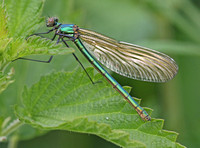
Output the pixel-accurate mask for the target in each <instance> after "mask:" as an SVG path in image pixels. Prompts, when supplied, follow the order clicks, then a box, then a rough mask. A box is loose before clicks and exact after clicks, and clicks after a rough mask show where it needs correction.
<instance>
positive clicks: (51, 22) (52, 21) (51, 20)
mask: <svg viewBox="0 0 200 148" xmlns="http://www.w3.org/2000/svg"><path fill="white" fill-rule="evenodd" d="M57 22H58V18H57V17H49V18H48V19H47V20H46V25H47V27H54V26H55V25H57Z"/></svg>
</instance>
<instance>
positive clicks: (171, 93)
mask: <svg viewBox="0 0 200 148" xmlns="http://www.w3.org/2000/svg"><path fill="white" fill-rule="evenodd" d="M1 1H2V0H0V2H1ZM43 7H44V11H42V9H43ZM102 10H103V11H102ZM42 12H43V15H44V16H48V15H51V16H60V20H61V22H66V23H76V24H77V25H80V26H81V27H87V28H90V29H93V30H96V31H98V32H101V33H103V34H106V35H108V36H111V37H115V38H116V39H120V40H124V41H128V42H131V43H138V44H139V45H143V46H147V47H151V48H153V49H157V50H160V51H162V52H165V53H168V54H170V56H173V57H174V59H175V60H176V61H177V63H178V65H179V68H180V71H179V73H178V75H177V76H176V77H175V79H174V80H172V81H170V82H169V83H168V84H162V85H159V84H149V83H145V82H144V83H143V82H137V81H134V80H130V79H125V78H123V77H120V76H118V75H116V74H114V77H115V78H117V80H118V81H119V82H120V83H121V84H125V85H130V86H133V88H134V89H133V90H134V91H132V92H134V96H140V97H141V98H145V99H143V101H142V102H144V103H145V104H147V103H148V105H145V106H150V107H151V108H153V109H154V112H153V113H152V116H153V117H162V118H164V119H165V128H167V129H173V130H176V131H178V132H180V136H179V139H178V140H179V141H181V143H184V144H186V145H188V146H189V147H199V144H198V143H199V142H198V141H199V128H198V126H199V118H197V117H198V111H197V110H196V108H198V104H199V103H198V102H197V100H198V98H199V97H200V96H199V94H198V89H199V87H200V86H199V83H196V82H198V81H199V74H200V71H199V70H198V69H199V66H198V65H199V62H200V61H199V54H200V52H199V44H200V43H199V42H200V41H199V37H198V34H199V30H200V29H199V27H200V25H199V19H198V18H199V14H200V13H199V10H198V8H197V7H196V6H194V4H192V3H191V1H189V0H182V1H180V0H174V1H162V2H159V1H156V2H154V1H147V0H142V1H137V0H128V1H119V0H118V1H116V0H102V1H90V0H77V1H73V0H61V1H57V2H56V3H55V1H53V0H52V1H51V0H48V1H46V3H45V4H44V1H41V0H30V1H26V0H20V1H18V0H6V1H5V2H4V5H1V6H0V34H1V36H0V91H1V92H2V91H4V92H3V93H2V94H1V96H0V116H3V118H0V125H1V127H3V128H1V129H0V133H1V134H2V131H3V132H4V133H8V135H11V136H12V137H13V136H16V135H17V136H18V139H19V140H21V139H32V138H34V137H37V136H38V135H42V134H44V133H46V132H47V131H48V130H55V129H59V130H67V131H75V132H81V133H90V134H94V135H98V136H100V137H102V138H104V139H106V140H108V141H111V142H112V143H115V144H117V145H119V146H136V147H139V146H140V147H145V146H147V147H148V146H149V147H150V146H156V144H158V145H160V144H163V145H164V144H166V145H168V146H169V147H170V146H171V147H173V146H174V147H175V146H176V147H182V145H180V144H178V143H176V142H175V141H176V138H177V133H175V132H169V131H165V130H162V128H163V120H160V119H159V120H158V119H153V121H152V122H145V123H144V122H143V121H141V120H140V119H139V118H138V116H137V114H135V111H133V109H132V108H131V107H129V105H128V104H127V103H126V102H125V101H124V100H123V98H121V97H120V96H119V95H118V94H117V93H116V92H115V91H114V90H113V89H112V88H111V87H109V86H106V83H105V82H104V80H101V81H102V82H103V83H100V84H97V85H95V86H93V85H91V84H90V81H88V78H87V77H85V74H84V73H83V72H82V71H80V70H79V69H77V70H74V67H76V65H75V62H72V59H71V57H69V56H59V58H58V59H57V60H55V61H53V64H51V65H50V66H46V65H45V64H32V63H29V62H21V61H19V60H17V61H15V62H12V60H15V59H17V58H18V57H22V56H28V55H33V54H37V55H43V54H49V55H57V54H67V53H71V52H72V51H73V50H71V49H66V48H63V46H62V45H55V43H54V42H51V41H49V40H46V39H41V38H40V37H31V38H29V39H28V40H27V41H26V37H28V36H29V35H30V34H32V33H35V32H44V31H46V28H45V21H44V18H41V17H40V16H41V13H42ZM41 26H44V27H43V28H42V29H40V27H41ZM158 38H159V39H158ZM77 54H78V53H77ZM36 58H37V57H36ZM80 59H81V61H82V62H83V63H84V65H87V64H86V63H87V61H86V60H84V59H82V57H81V58H80ZM35 65H36V66H35ZM12 67H14V68H12ZM52 67H53V68H52ZM14 69H15V70H14ZM51 69H55V70H59V71H60V70H61V69H68V70H69V69H71V70H73V71H72V72H67V73H66V72H53V73H50V74H49V75H46V73H49V71H51ZM87 70H89V71H90V70H91V71H90V74H91V75H92V78H93V79H94V80H98V79H99V78H100V76H99V75H94V76H93V73H92V69H87ZM76 73H77V75H76ZM44 74H45V75H46V76H43V77H42V78H40V77H41V75H44ZM13 76H14V78H15V79H14V78H13ZM75 76H77V77H75ZM56 77H57V78H58V80H57V79H54V78H56ZM69 79H72V80H73V81H71V82H69V81H67V80H69ZM14 80H15V83H13V82H14ZM64 80H66V83H64ZM78 80H79V81H80V80H81V82H79V81H78ZM37 81H38V82H37ZM48 81H49V82H52V84H48ZM35 82H37V83H35ZM11 83H13V84H12V85H10V86H9V84H11ZM33 83H35V84H34V85H32V84H33ZM24 85H28V86H30V87H28V88H27V87H25V88H24ZM66 85H67V87H66ZM7 86H9V87H8V88H7ZM45 86H48V88H49V90H53V91H52V93H55V94H56V95H52V94H51V93H50V92H51V91H48V89H45V88H46V87H45ZM73 86H74V87H73ZM59 87H62V89H61V90H58V89H55V90H54V89H53V88H59ZM6 88H7V89H6ZM23 88H24V91H23V92H24V93H23V94H22V95H21V91H22V90H23ZM67 88H69V89H67ZM99 89H100V90H101V89H102V90H101V95H99V96H97V95H96V96H95V97H94V98H92V97H90V96H92V95H94V93H95V92H96V91H97V90H99ZM69 90H71V93H72V94H73V95H72V96H73V97H70V96H68V95H67V94H66V93H67V92H69ZM129 90H130V88H129ZM61 92H62V93H63V92H65V93H63V94H62V93H61ZM79 92H81V93H82V94H84V96H83V97H82V98H81V97H80V93H79ZM87 92H88V93H87ZM132 92H131V93H132ZM39 94H40V95H41V96H42V97H41V99H38V100H35V104H32V103H33V102H34V101H33V97H34V96H35V97H36V98H37V95H38V96H40V95H39ZM60 96H62V97H60ZM81 96H82V95H81ZM106 97H108V98H106ZM56 98H59V99H57V100H56V101H55V99H56ZM72 98H73V99H72ZM20 99H22V102H23V104H22V105H20V104H21V103H20V102H21V101H19V100H20ZM83 99H84V100H85V101H86V102H82V101H84V100H83ZM93 99H94V102H91V100H93ZM113 100H115V101H113ZM53 101H55V102H53ZM59 101H60V102H59ZM67 101H70V102H67ZM87 101H89V102H87ZM104 101H105V102H106V101H107V103H109V104H110V106H109V107H107V106H106V105H105V106H102V105H101V107H99V106H100V104H103V103H105V102H104ZM81 102H82V104H80V103H81ZM97 102H100V103H99V104H98V105H99V106H98V105H96V103H97ZM40 103H41V104H40ZM67 103H71V104H67ZM92 103H94V104H93V105H96V106H97V107H96V108H94V107H95V106H91V107H90V108H89V107H88V106H86V104H87V105H92ZM14 104H17V105H16V107H15V113H16V115H17V117H19V118H20V120H21V121H20V122H19V123H20V124H19V123H18V122H13V123H15V124H16V123H17V124H16V125H17V126H20V125H21V123H27V124H28V125H27V124H26V125H23V126H21V127H20V128H19V129H18V130H16V129H15V126H13V125H12V124H10V123H12V122H11V121H12V120H13V121H16V120H14V119H15V118H16V117H15V116H14V115H13V107H12V106H13V105H14ZM47 105H49V106H47ZM60 105H61V106H60ZM69 105H71V106H69ZM123 105H125V106H124V108H123ZM55 106H56V107H57V108H58V109H57V108H55ZM77 106H81V107H80V108H77ZM83 106H84V107H83ZM143 106H144V105H143ZM62 107H63V108H62ZM70 107H71V109H72V110H71V111H69V110H67V108H68V109H69V108H70ZM121 108H123V110H121V111H118V110H119V109H121ZM25 109H27V110H25ZM35 109H38V111H37V110H36V111H35ZM61 110H62V113H61ZM116 110H117V112H114V111H116ZM39 111H40V112H39ZM89 111H90V112H91V113H93V115H91V114H90V112H89ZM106 111H107V112H106ZM148 112H151V111H150V110H148ZM47 114H48V115H51V116H46V115H47ZM11 117H12V118H11ZM50 117H51V118H50ZM2 125H3V126H2ZM138 126H140V128H138ZM8 127H11V128H10V129H11V130H7V129H8ZM31 127H34V128H31ZM13 129H14V131H15V132H14V133H13V134H10V133H12V132H13ZM194 129H195V130H194ZM44 130H45V131H44ZM120 135H121V136H120ZM1 136H2V137H1V138H2V139H3V140H5V138H8V141H9V142H10V141H11V139H12V137H7V135H6V136H3V135H1ZM56 138H59V136H57V137H53V138H52V139H49V143H50V141H54V140H56ZM64 139H65V140H66V139H68V138H66V137H65V138H64ZM0 140H1V139H0ZM15 142H16V141H15ZM30 143H32V144H33V143H34V142H32V141H30ZM80 143H81V141H80ZM151 144H152V145H151ZM22 145H23V144H21V146H22ZM45 145H47V146H49V145H48V142H45ZM158 145H157V146H158ZM0 147H1V144H0ZM41 147H42V146H41ZM87 147H88V146H87ZM102 147H103V146H102Z"/></svg>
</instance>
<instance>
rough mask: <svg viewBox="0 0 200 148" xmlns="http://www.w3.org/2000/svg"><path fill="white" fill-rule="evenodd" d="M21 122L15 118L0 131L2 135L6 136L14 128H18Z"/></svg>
mask: <svg viewBox="0 0 200 148" xmlns="http://www.w3.org/2000/svg"><path fill="white" fill-rule="evenodd" d="M21 125H23V123H22V122H21V121H20V120H19V119H16V120H14V121H13V122H12V123H10V125H8V126H7V127H6V128H5V129H3V131H2V134H1V135H2V136H6V137H7V136H8V135H9V134H10V133H12V132H14V131H15V130H16V129H18V128H19V127H20V126H21Z"/></svg>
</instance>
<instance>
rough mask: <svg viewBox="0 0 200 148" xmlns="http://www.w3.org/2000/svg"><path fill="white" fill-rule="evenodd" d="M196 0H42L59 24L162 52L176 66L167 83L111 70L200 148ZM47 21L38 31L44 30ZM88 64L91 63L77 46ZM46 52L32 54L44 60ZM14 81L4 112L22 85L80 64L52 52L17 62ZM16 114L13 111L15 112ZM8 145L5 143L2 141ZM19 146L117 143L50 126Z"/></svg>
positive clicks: (168, 127)
mask: <svg viewBox="0 0 200 148" xmlns="http://www.w3.org/2000/svg"><path fill="white" fill-rule="evenodd" d="M199 4H200V2H199V1H198V0H196V1H195V0H193V1H191V0H190V1H189V0H167V1H160V0H154V1H149V0H124V1H122V0H57V1H54V0H46V3H45V5H44V11H43V16H45V17H47V16H57V17H59V19H60V22H61V23H73V24H77V25H78V26H80V27H83V28H88V29H91V30H95V31H97V32H100V33H102V34H105V35H107V36H110V37H112V38H115V39H117V40H122V41H126V42H130V43H135V44H139V45H141V46H146V47H149V48H153V49H156V50H159V51H161V52H164V53H166V54H168V55H170V56H171V57H173V58H174V59H175V60H176V62H177V64H178V65H179V72H178V74H177V76H176V77H175V78H174V79H173V80H171V81H169V82H167V83H162V84H159V83H148V82H141V81H136V80H131V79H128V78H125V77H122V76H120V75H118V74H115V73H112V72H111V71H110V73H111V74H112V75H113V77H114V78H116V80H117V81H118V82H119V83H120V84H122V85H128V86H131V87H133V89H132V91H131V95H132V96H135V97H138V98H142V106H147V107H150V108H152V109H153V110H154V111H153V114H152V117H153V118H162V119H164V120H165V125H164V129H166V130H173V131H176V132H178V133H179V134H180V135H179V136H178V142H180V143H181V144H183V145H185V146H187V147H190V148H197V147H200V142H199V141H200V136H199V133H200V128H199V125H200V111H199V104H200V101H199V98H200V5H199ZM46 30H47V28H46V26H45V22H44V27H42V28H40V29H39V30H38V32H42V31H43V32H44V31H46ZM76 54H77V55H78V57H79V59H80V60H81V61H82V63H83V64H84V65H85V66H86V67H87V66H90V64H89V63H88V62H87V60H86V59H84V57H83V56H82V55H81V54H80V53H79V51H78V50H77V52H76ZM48 57H49V56H32V57H31V58H36V59H38V58H41V59H48ZM10 66H14V67H15V71H16V75H15V83H13V84H11V85H10V86H9V87H8V88H7V90H6V91H4V92H3V93H2V94H1V95H0V98H1V99H0V103H1V104H3V105H2V106H5V107H6V106H9V109H8V108H7V109H3V108H1V109H0V113H1V114H3V115H5V116H6V115H10V114H13V105H14V104H16V103H20V96H21V93H22V89H23V87H24V85H28V86H31V85H32V84H34V83H36V82H37V81H38V80H39V78H40V76H42V75H45V74H47V73H49V72H51V71H61V70H65V71H70V70H73V69H74V68H75V67H77V66H79V65H78V63H77V62H76V60H75V59H74V58H73V56H71V55H66V56H55V58H54V59H53V61H52V63H50V64H43V63H37V62H36V63H35V62H30V61H22V60H21V61H20V60H18V61H16V62H14V63H12V64H11V65H10ZM13 116H14V115H13ZM0 146H1V147H6V146H7V144H6V143H4V144H2V145H0ZM18 147H19V148H25V147H29V148H33V147H37V148H40V147H41V148H44V147H48V148H51V147H52V148H53V147H60V148H63V147H87V148H89V147H91V148H92V147H109V148H111V147H117V146H115V145H114V144H111V143H109V142H107V141H105V140H103V139H101V138H99V137H96V136H93V135H88V134H79V133H72V132H66V131H52V132H50V133H47V134H45V135H43V136H40V137H36V138H34V139H32V138H30V139H29V140H24V141H21V142H19V145H18Z"/></svg>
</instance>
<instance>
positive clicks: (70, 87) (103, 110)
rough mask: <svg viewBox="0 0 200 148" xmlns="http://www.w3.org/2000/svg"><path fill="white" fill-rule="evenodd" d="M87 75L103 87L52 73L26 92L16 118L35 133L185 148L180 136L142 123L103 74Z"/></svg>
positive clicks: (155, 122) (159, 123)
mask: <svg viewBox="0 0 200 148" xmlns="http://www.w3.org/2000/svg"><path fill="white" fill-rule="evenodd" d="M87 71H88V72H89V74H90V76H91V77H92V79H93V80H94V81H99V80H101V81H102V83H96V84H95V85H93V84H91V82H90V81H89V80H88V77H87V76H86V74H85V73H84V72H83V71H81V70H80V69H77V70H74V71H72V72H57V73H55V72H54V73H51V74H50V75H47V76H43V77H42V78H41V80H40V81H39V82H38V83H36V84H34V85H33V86H32V87H31V88H27V87H25V88H24V92H23V95H22V104H23V105H22V106H19V105H17V106H16V107H15V113H16V115H17V116H18V118H19V119H20V120H21V121H22V122H25V123H28V124H30V125H32V126H34V127H38V128H42V129H50V130H55V129H62V130H69V131H75V132H81V133H90V134H95V135H97V136H100V137H102V138H104V139H106V140H108V141H110V142H113V143H115V144H116V145H119V146H122V147H152V148H155V147H159V148H161V147H163V148H165V147H183V146H182V145H180V144H178V143H176V142H175V141H176V138H177V133H175V132H170V131H166V130H162V127H163V122H164V121H163V120H161V119H152V121H151V122H144V121H143V120H142V119H141V118H140V117H139V115H138V114H137V113H136V111H135V110H134V109H133V108H132V107H131V105H129V104H128V103H127V102H126V101H125V100H124V99H123V97H122V96H121V95H120V94H119V93H118V92H116V91H115V90H114V89H113V88H112V87H111V86H110V85H108V83H107V82H104V80H103V79H102V76H101V75H100V74H97V75H94V74H93V68H88V69H87ZM135 99H136V98H135ZM146 110H147V111H148V112H151V111H150V110H149V109H147V108H146Z"/></svg>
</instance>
